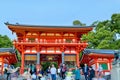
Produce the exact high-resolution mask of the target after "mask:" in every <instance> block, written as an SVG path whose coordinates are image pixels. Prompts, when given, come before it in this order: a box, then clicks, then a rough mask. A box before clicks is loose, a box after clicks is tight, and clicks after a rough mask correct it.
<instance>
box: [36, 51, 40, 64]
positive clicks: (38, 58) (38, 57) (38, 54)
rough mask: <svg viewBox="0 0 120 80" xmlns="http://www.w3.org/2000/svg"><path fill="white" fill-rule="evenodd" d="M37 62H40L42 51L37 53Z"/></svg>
mask: <svg viewBox="0 0 120 80" xmlns="http://www.w3.org/2000/svg"><path fill="white" fill-rule="evenodd" d="M37 64H40V53H39V52H38V53H37Z"/></svg>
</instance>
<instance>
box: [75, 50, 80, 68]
mask: <svg viewBox="0 0 120 80" xmlns="http://www.w3.org/2000/svg"><path fill="white" fill-rule="evenodd" d="M76 64H77V66H78V67H79V66H80V62H79V53H78V52H77V54H76Z"/></svg>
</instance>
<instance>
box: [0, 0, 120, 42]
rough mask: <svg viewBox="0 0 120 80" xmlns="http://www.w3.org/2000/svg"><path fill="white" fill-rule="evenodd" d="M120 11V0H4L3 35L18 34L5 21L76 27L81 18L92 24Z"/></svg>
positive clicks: (0, 16)
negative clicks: (76, 22)
mask: <svg viewBox="0 0 120 80" xmlns="http://www.w3.org/2000/svg"><path fill="white" fill-rule="evenodd" d="M114 13H120V0H0V34H1V35H7V36H8V37H9V38H10V39H11V40H13V39H15V38H16V36H15V34H12V32H11V31H10V30H9V29H8V28H7V26H6V25H5V24H4V23H5V22H9V23H11V24H16V23H19V24H32V25H56V26H57V25H58V26H60V25H61V26H72V25H73V24H72V23H73V21H74V20H80V21H81V22H82V23H86V24H87V25H88V26H89V25H91V24H92V23H93V22H94V21H97V20H98V21H104V20H107V19H110V18H111V15H112V14H114Z"/></svg>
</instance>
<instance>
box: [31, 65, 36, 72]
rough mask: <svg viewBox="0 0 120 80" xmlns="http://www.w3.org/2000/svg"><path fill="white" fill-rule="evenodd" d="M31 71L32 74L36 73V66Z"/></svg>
mask: <svg viewBox="0 0 120 80" xmlns="http://www.w3.org/2000/svg"><path fill="white" fill-rule="evenodd" d="M31 71H32V74H33V73H34V72H35V71H36V67H35V65H34V64H32V69H31Z"/></svg>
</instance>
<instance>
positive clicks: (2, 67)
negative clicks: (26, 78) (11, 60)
mask: <svg viewBox="0 0 120 80" xmlns="http://www.w3.org/2000/svg"><path fill="white" fill-rule="evenodd" d="M3 67H4V57H2V66H1V68H2V69H1V70H2V74H3Z"/></svg>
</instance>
